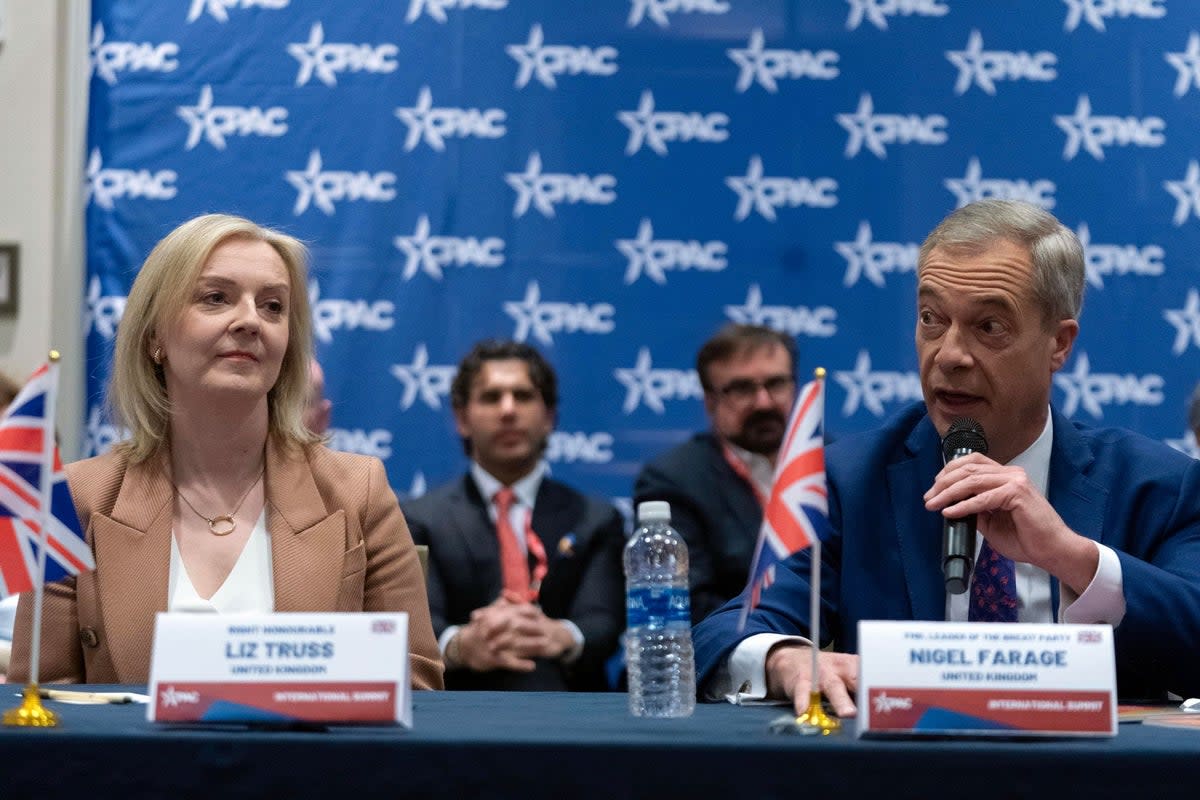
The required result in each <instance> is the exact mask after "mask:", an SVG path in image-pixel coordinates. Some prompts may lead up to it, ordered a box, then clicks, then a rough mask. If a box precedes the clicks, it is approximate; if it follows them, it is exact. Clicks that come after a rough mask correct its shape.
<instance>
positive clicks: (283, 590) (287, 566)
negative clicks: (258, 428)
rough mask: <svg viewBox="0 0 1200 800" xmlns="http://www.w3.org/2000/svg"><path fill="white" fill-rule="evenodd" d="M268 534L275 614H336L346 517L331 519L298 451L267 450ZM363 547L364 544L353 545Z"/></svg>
mask: <svg viewBox="0 0 1200 800" xmlns="http://www.w3.org/2000/svg"><path fill="white" fill-rule="evenodd" d="M265 480H266V488H267V531H268V533H269V534H270V536H271V560H272V566H271V571H272V575H273V578H274V583H275V610H276V611H335V610H340V609H339V604H338V593H339V590H340V589H341V578H342V570H343V563H344V562H345V561H346V553H347V551H348V550H349V549H350V543H349V542H347V540H346V513H345V511H342V510H340V509H339V510H337V511H334V512H333V513H332V514H331V513H329V511H328V509H326V507H325V502H324V500H322V498H321V493H320V491H319V490H318V489H317V484H316V481H315V480H314V479H313V474H312V468H311V467H310V466H309V463H308V460H307V458H305V457H304V455H303V453H302V452H301V451H289V450H285V449H284V448H283V447H280V446H279V445H277V444H276V443H275V441H274V439H272V440H271V441H270V443H269V444H268V446H267V468H266V477H265ZM356 544H357V545H358V546H360V547H361V546H362V543H361V542H359V543H356Z"/></svg>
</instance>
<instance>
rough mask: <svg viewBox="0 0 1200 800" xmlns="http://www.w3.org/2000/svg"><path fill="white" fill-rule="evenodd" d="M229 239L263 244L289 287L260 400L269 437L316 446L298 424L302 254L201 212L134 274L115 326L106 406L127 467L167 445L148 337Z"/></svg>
mask: <svg viewBox="0 0 1200 800" xmlns="http://www.w3.org/2000/svg"><path fill="white" fill-rule="evenodd" d="M230 239H251V240H255V241H260V242H266V243H267V244H269V245H270V246H271V247H272V248H273V249H274V250H275V252H276V253H278V254H279V257H280V258H281V259H282V260H283V264H284V267H285V268H286V269H287V273H288V279H289V281H290V283H291V297H290V299H289V301H288V343H287V349H286V350H285V351H284V354H283V363H282V364H281V365H280V368H279V377H278V378H277V379H276V381H275V385H274V386H273V387H271V390H270V392H269V393H268V394H267V417H268V423H267V424H268V431H269V433H270V435H272V436H275V437H276V438H277V439H278V440H279V441H280V442H281V443H283V444H285V445H286V444H295V445H304V444H310V443H312V442H316V441H319V437H318V436H316V435H315V434H313V433H312V432H311V431H309V430H308V429H307V428H306V427H305V426H304V423H303V421H302V413H303V410H304V404H305V399H306V396H307V390H308V373H309V366H308V365H309V361H310V359H311V358H312V310H311V308H310V307H309V304H308V249H307V248H306V247H305V246H304V245H303V244H301V243H300V241H299V240H297V239H294V238H293V237H291V236H288V235H286V234H284V233H280V232H279V231H276V230H272V229H270V228H264V227H262V226H260V225H257V224H255V223H253V222H251V221H250V220H248V219H243V218H242V217H235V216H231V215H228V214H205V215H203V216H200V217H196V218H194V219H190V220H188V221H187V222H185V223H183V224H182V225H180V226H179V227H178V228H176V229H175V230H173V231H171V232H170V233H169V234H167V235H166V237H164V238H163V239H162V241H160V242H159V243H158V244H157V245H155V246H154V249H153V250H152V251H151V252H150V255H149V256H148V257H147V258H146V262H145V263H144V264H143V265H142V268H141V270H139V271H138V275H137V278H135V279H134V281H133V287H132V288H131V289H130V290H129V297H128V299H127V300H126V302H125V312H124V314H123V315H122V317H121V323H120V325H119V326H118V327H117V342H116V351H115V354H114V358H113V372H112V378H111V380H110V381H109V387H108V406H109V411H110V412H111V414H112V416H113V419H114V421H115V422H116V423H117V424H118V425H121V426H123V427H125V428H126V429H128V431H129V434H130V437H129V439H128V440H127V441H125V442H122V443H121V444H120V445H119V446H120V447H122V448H124V449H125V450H127V451H128V454H129V458H130V460H132V461H133V462H135V463H136V462H139V461H144V460H145V459H147V458H149V457H150V456H152V455H154V454H155V453H156V452H158V450H159V449H160V448H162V447H163V446H164V445H165V444H166V443H167V438H168V434H169V432H170V424H169V423H170V418H171V402H170V400H169V399H168V398H167V389H166V382H165V379H164V377H163V369H162V367H161V366H160V365H158V364H155V363H154V360H153V358H152V353H151V338H152V337H153V336H154V335H155V332H156V331H159V330H162V329H164V328H165V327H168V326H169V325H170V324H171V323H172V322H173V321H175V320H177V319H179V317H180V315H181V314H182V313H183V311H184V309H185V308H186V307H187V304H188V303H189V302H190V301H191V296H192V292H193V291H194V287H195V284H196V281H197V279H198V278H199V277H200V273H201V272H202V271H203V269H204V265H205V264H206V263H207V262H208V259H209V256H211V255H212V252H213V250H215V249H216V248H217V246H218V245H220V244H222V243H224V242H226V241H228V240H230Z"/></svg>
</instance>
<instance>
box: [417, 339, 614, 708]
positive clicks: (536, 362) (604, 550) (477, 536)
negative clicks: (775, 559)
mask: <svg viewBox="0 0 1200 800" xmlns="http://www.w3.org/2000/svg"><path fill="white" fill-rule="evenodd" d="M450 399H451V405H452V406H453V409H454V421H455V425H456V427H457V428H458V433H459V435H460V436H461V437H462V441H463V447H464V449H465V450H466V452H467V455H469V456H470V457H471V466H470V469H469V470H468V472H467V473H466V474H465V475H463V476H462V477H461V478H459V479H457V480H454V481H451V482H450V483H448V484H446V485H444V486H441V487H438V488H437V489H434V490H433V491H431V492H430V493H428V494H426V495H425V496H423V497H421V498H418V499H416V500H412V501H409V502H407V503H405V504H404V507H403V508H404V514H405V517H406V518H407V520H408V525H409V528H410V529H411V531H412V536H413V540H414V541H415V542H416V543H417V544H424V545H428V546H429V569H428V575H427V579H426V582H427V585H428V590H429V610H430V612H431V614H432V616H433V627H434V632H435V633H436V634H437V636H438V644H439V647H440V648H441V651H442V657H443V658H444V659H445V662H446V688H448V689H513V690H526V691H528V690H547V691H556V690H566V689H571V690H583V691H588V690H592V691H597V690H603V689H605V688H607V687H606V683H605V680H604V671H603V664H604V660H605V659H606V658H607V657H608V656H610V655H611V654H612V653H613V652H614V651H615V650H616V648H617V639H618V636H619V635H620V633H621V630H622V629H623V628H624V619H625V603H624V594H623V578H622V569H621V551H622V547H623V546H624V527H623V524H622V520H621V517H620V515H619V514H618V513H617V511H616V509H615V508H613V507H612V506H611V505H609V504H608V503H602V502H599V501H597V500H593V499H590V498H587V497H585V496H583V495H582V494H580V493H579V492H577V491H575V490H574V489H571V488H570V487H568V486H566V485H564V484H562V483H559V482H558V481H555V480H552V479H551V478H549V477H548V476H547V475H546V471H547V469H546V464H545V462H544V461H543V460H542V452H543V451H544V450H545V448H546V443H547V440H548V438H549V436H550V432H551V431H552V430H553V429H554V424H555V417H556V413H557V409H558V387H557V380H556V378H555V375H554V370H553V368H551V366H550V365H549V364H548V363H547V362H546V360H545V359H544V358H543V357H542V356H541V354H540V353H538V352H537V351H536V350H535V349H533V348H532V347H530V346H528V345H525V344H518V343H516V342H508V341H486V342H480V343H479V344H477V345H476V346H475V347H474V348H473V349H472V350H471V352H470V353H468V354H467V355H466V357H465V358H463V360H462V362H461V363H460V364H459V367H458V374H457V375H456V376H455V378H454V382H453V384H452V386H451V389H450Z"/></svg>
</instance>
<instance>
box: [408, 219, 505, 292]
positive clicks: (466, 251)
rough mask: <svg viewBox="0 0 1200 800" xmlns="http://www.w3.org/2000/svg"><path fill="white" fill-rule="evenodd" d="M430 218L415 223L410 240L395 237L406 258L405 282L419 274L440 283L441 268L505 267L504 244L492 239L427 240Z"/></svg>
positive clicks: (501, 241) (491, 237) (456, 238)
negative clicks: (422, 273)
mask: <svg viewBox="0 0 1200 800" xmlns="http://www.w3.org/2000/svg"><path fill="white" fill-rule="evenodd" d="M429 231H430V227H429V217H428V215H426V214H422V215H421V216H420V217H419V218H418V219H417V229H416V231H414V232H413V235H412V236H397V237H396V238H394V239H393V240H392V243H393V244H395V245H396V247H397V248H398V249H399V250H400V251H401V252H402V253H404V255H405V258H406V261H405V262H404V272H403V274H402V277H403V278H404V280H406V281H407V280H412V278H413V277H414V276H415V275H416V274H417V272H418V271H420V272H424V273H425V274H426V275H428V276H429V277H431V278H433V279H434V280H435V281H440V280H441V279H442V269H443V267H481V268H488V269H490V268H494V267H499V266H501V265H502V264H503V263H504V240H503V239H499V238H497V237H495V236H489V237H488V238H486V239H483V240H480V239H476V238H475V237H474V236H466V237H458V236H430V235H429Z"/></svg>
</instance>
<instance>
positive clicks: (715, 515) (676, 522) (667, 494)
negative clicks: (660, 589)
mask: <svg viewBox="0 0 1200 800" xmlns="http://www.w3.org/2000/svg"><path fill="white" fill-rule="evenodd" d="M633 495H634V503H635V508H636V503H640V502H642V501H643V500H666V501H667V502H668V503H670V504H671V526H672V527H674V528H675V530H677V531H679V535H680V536H682V537H683V540H684V541H685V542H686V543H687V546H688V562H689V567H690V569H689V571H688V575H689V582H690V586H691V602H692V621H693V622H699V621H700V620H702V619H704V618H705V617H707V616H708V615H709V614H710V613H712V612H713V611H716V610H717V609H718V608H720V607H721V606H722V605H724V604H725V603H726V602H727V601H728V600H729V599H730V598H731V597H736V596H737V595H738V594H739V593H740V592H741V591H742V589H744V588H745V587H746V580H747V578H748V576H749V574H750V562H751V561H752V560H753V558H754V548H755V545H756V544H757V543H758V530H759V528H761V527H762V507H761V506H760V505H759V504H758V498H756V497H755V496H754V490H753V489H751V488H750V485H749V484H748V483H746V481H745V480H744V479H742V478H741V477H740V476H739V475H738V474H737V473H736V472H734V471H733V468H732V467H730V466H729V462H728V461H726V460H725V456H724V454H723V453H722V452H721V443H720V442H719V441H718V440H717V438H716V437H715V436H713V434H711V433H698V434H696V435H695V436H693V437H692V438H691V439H689V440H688V441H686V442H684V443H683V444H681V445H679V446H678V447H675V448H673V449H671V450H668V451H667V452H666V453H663V454H662V455H661V456H659V457H658V458H656V459H654V460H653V461H651V462H650V463H648V464H646V466H645V467H643V468H642V471H641V474H639V475H638V477H637V481H636V482H635V483H634V487H633Z"/></svg>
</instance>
